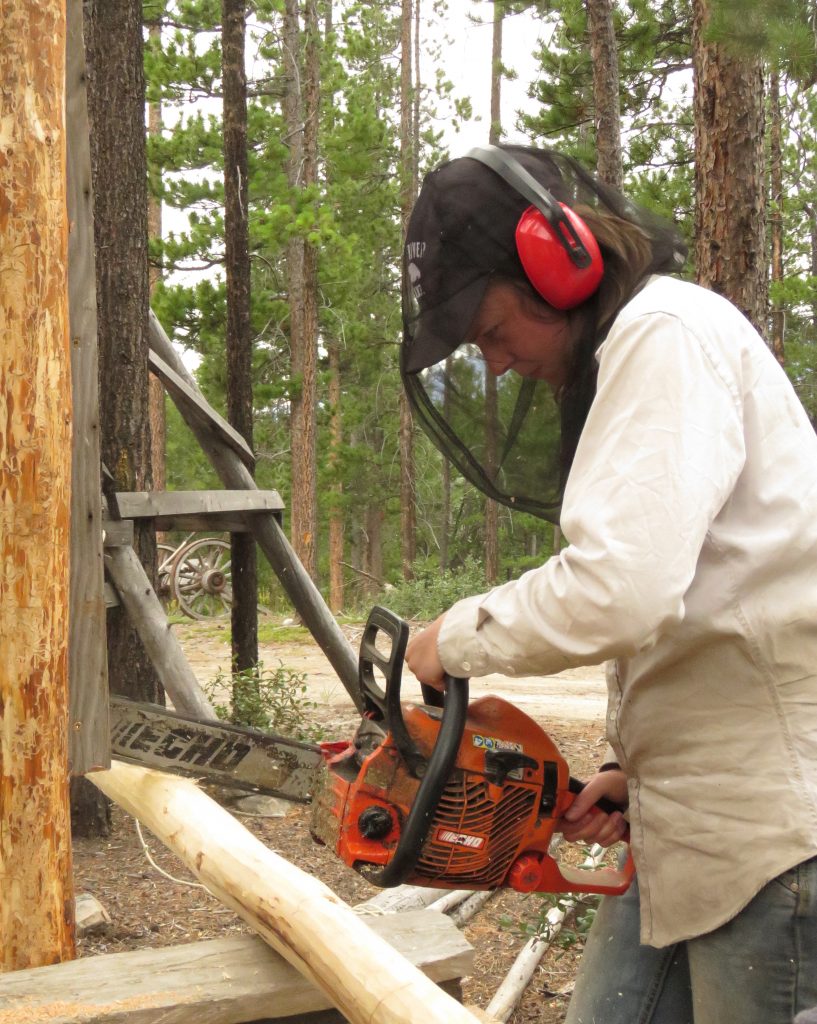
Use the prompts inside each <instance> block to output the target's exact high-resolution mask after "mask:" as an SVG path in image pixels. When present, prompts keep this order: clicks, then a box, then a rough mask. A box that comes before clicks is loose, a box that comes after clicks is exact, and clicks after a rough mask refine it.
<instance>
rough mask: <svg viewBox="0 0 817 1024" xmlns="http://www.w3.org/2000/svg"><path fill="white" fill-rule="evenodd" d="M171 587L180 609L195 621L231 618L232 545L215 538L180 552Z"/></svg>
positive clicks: (206, 539)
mask: <svg viewBox="0 0 817 1024" xmlns="http://www.w3.org/2000/svg"><path fill="white" fill-rule="evenodd" d="M171 585H172V589H173V596H174V597H175V598H176V600H177V601H178V602H179V608H181V610H182V611H183V612H184V613H185V615H189V616H190V618H191V619H216V618H220V617H221V616H223V615H227V614H228V613H229V611H230V607H231V606H232V603H233V590H232V580H231V576H230V545H229V544H228V543H227V541H224V540H218V539H217V538H215V537H203V538H202V539H201V540H194V541H193V542H192V543H191V544H188V545H187V546H186V547H185V548H183V549H182V550H181V551H180V552H179V556H178V559H177V561H176V567H175V569H174V570H173V580H172V584H171Z"/></svg>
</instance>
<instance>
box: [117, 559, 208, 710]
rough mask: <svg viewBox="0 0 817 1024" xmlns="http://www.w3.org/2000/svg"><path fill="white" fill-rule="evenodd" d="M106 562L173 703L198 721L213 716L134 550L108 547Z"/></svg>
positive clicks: (121, 599)
mask: <svg viewBox="0 0 817 1024" xmlns="http://www.w3.org/2000/svg"><path fill="white" fill-rule="evenodd" d="M105 565H106V567H107V569H108V573H109V575H110V577H111V580H112V582H113V585H114V587H115V588H116V592H117V595H118V597H119V601H120V603H121V604H122V605H123V606H124V608H125V610H126V611H127V613H128V617H129V618H130V621H131V622H132V623H133V625H134V626H135V627H136V632H137V633H138V634H139V639H140V640H141V641H142V644H143V645H144V648H145V650H146V651H147V654H148V657H149V658H150V660H151V662H152V663H153V667H154V668H155V669H156V673H157V675H158V676H159V679H160V681H161V684H162V686H163V687H164V689H165V690H166V691H167V694H168V696H169V697H170V699H171V700H172V701H173V706H174V707H175V708H176V710H177V711H180V712H181V713H182V714H184V715H191V716H192V717H193V718H197V719H199V720H200V721H207V720H208V719H212V720H215V719H216V717H217V716H216V712H215V709H214V708H213V706H212V704H211V703H210V702H209V701H208V700H207V698H206V697H205V696H204V693H203V692H202V689H201V687H200V686H199V682H198V679H196V674H195V673H194V672H193V669H192V668H191V667H190V665H189V663H188V661H187V658H185V656H184V652H183V651H182V648H181V645H180V644H179V641H178V640H177V639H176V635H175V633H174V632H173V630H172V629H171V628H170V623H169V622H168V621H167V616H166V615H165V613H164V609H163V608H162V604H161V602H160V601H159V598H158V597H157V596H156V594H155V592H154V590H153V587H151V585H150V580H149V579H148V578H147V574H146V573H145V570H144V569H143V568H142V563H141V562H140V561H139V559H138V558H137V557H136V552H135V551H134V550H133V548H130V547H116V548H108V549H107V551H106V553H105Z"/></svg>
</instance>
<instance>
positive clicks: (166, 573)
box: [156, 544, 176, 601]
mask: <svg viewBox="0 0 817 1024" xmlns="http://www.w3.org/2000/svg"><path fill="white" fill-rule="evenodd" d="M175 557H176V548H174V547H173V546H172V545H171V544H157V545H156V560H157V561H158V563H159V568H158V569H157V570H156V573H157V583H158V587H159V597H160V598H161V600H163V601H168V600H169V599H170V598H171V597H172V595H173V583H172V577H173V559H174V558H175Z"/></svg>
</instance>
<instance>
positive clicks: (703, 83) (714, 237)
mask: <svg viewBox="0 0 817 1024" xmlns="http://www.w3.org/2000/svg"><path fill="white" fill-rule="evenodd" d="M709 16H710V5H709V0H694V4H693V27H692V47H693V65H694V73H695V96H694V112H695V195H696V209H695V239H696V247H695V255H696V266H697V275H698V283H699V284H702V285H704V287H707V288H711V289H712V290H713V291H716V292H718V293H719V294H721V295H725V296H726V298H728V299H730V300H731V301H732V302H733V303H734V304H735V305H736V306H737V307H738V308H739V309H740V310H741V311H742V312H743V313H744V314H745V315H746V316H747V317H748V318H749V320H751V322H752V323H753V324H754V325H755V327H756V328H757V329H758V330H759V331H760V332H761V333H762V334H765V333H766V332H765V326H766V310H767V283H766V282H767V276H766V247H765V213H766V202H765V181H764V169H765V161H764V152H763V127H764V110H763V71H762V66H761V61H760V59H759V58H748V59H744V58H741V59H738V58H736V57H733V56H730V55H729V53H728V52H727V51H726V50H725V48H724V47H723V46H722V45H720V44H716V43H711V42H708V41H706V40H705V38H704V33H705V30H706V26H707V24H708V22H709Z"/></svg>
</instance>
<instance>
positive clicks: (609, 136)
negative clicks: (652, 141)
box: [585, 0, 623, 189]
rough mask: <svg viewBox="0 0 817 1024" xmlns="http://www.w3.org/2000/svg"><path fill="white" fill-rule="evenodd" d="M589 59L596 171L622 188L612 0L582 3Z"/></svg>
mask: <svg viewBox="0 0 817 1024" xmlns="http://www.w3.org/2000/svg"><path fill="white" fill-rule="evenodd" d="M585 8H586V11H587V29H588V32H589V35H590V57H591V59H592V61H593V107H594V110H595V128H596V172H597V174H598V176H599V178H601V180H602V181H605V182H607V184H608V185H612V186H613V187H614V188H618V189H620V188H621V183H622V178H623V170H622V166H621V111H620V104H619V95H618V47H617V45H616V29H615V23H614V21H613V3H612V0H585Z"/></svg>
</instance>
